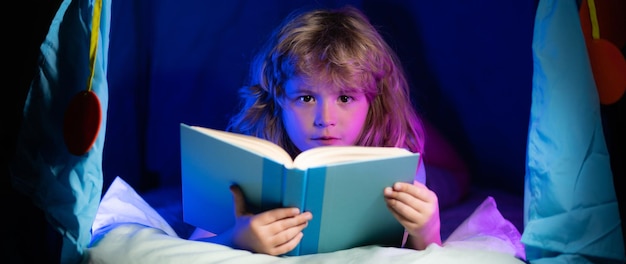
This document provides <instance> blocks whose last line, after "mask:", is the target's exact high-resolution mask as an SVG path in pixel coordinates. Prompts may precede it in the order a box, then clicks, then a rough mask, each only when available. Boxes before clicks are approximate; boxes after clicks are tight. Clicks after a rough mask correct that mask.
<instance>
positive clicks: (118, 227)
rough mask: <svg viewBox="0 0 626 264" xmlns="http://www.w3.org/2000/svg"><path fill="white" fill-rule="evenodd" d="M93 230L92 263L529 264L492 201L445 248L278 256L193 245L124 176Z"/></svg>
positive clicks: (367, 248) (112, 190) (89, 256)
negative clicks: (124, 179) (526, 262)
mask: <svg viewBox="0 0 626 264" xmlns="http://www.w3.org/2000/svg"><path fill="white" fill-rule="evenodd" d="M92 230H93V240H92V243H91V245H90V247H89V248H88V249H87V251H86V252H87V254H86V255H87V261H88V263H388V262H393V263H460V262H462V263H525V262H524V261H523V259H524V258H525V253H524V249H523V246H522V244H521V243H520V237H521V235H520V233H519V232H518V231H517V228H515V226H514V225H513V224H511V222H509V221H508V220H506V219H505V218H504V217H502V215H501V214H500V213H499V211H498V210H497V207H496V203H495V200H494V199H493V198H492V197H488V198H487V199H485V201H484V202H483V203H481V204H480V205H479V206H478V207H477V208H476V210H475V211H474V212H473V213H472V215H470V216H469V217H468V218H467V219H466V220H465V221H464V222H463V223H462V224H461V225H460V226H459V227H458V228H457V229H456V230H454V232H452V234H451V235H450V237H449V238H448V239H447V240H446V241H444V243H443V245H442V246H439V245H434V244H433V245H431V246H429V247H428V248H426V249H425V250H419V251H418V250H411V249H403V248H393V247H382V246H377V245H372V246H364V247H357V248H351V249H346V250H341V251H335V252H330V253H323V254H312V255H305V256H296V257H278V256H269V255H266V254H255V253H251V252H249V251H245V250H238V249H233V248H229V247H225V246H222V245H218V244H213V243H207V242H199V241H191V240H187V239H185V236H180V235H179V234H178V233H176V231H175V230H174V229H173V228H172V227H171V226H170V225H169V223H167V221H166V220H165V219H164V218H163V217H162V216H161V215H160V214H159V213H158V212H157V211H156V210H155V209H154V208H153V207H152V206H150V205H149V204H148V203H147V202H146V201H145V200H144V199H143V198H142V197H141V196H140V195H138V194H137V193H136V192H135V190H134V189H133V188H132V187H131V186H129V185H128V184H127V183H126V182H124V181H123V180H122V179H121V178H119V177H118V178H116V179H115V180H114V181H113V183H112V184H111V186H110V187H109V189H108V190H107V192H106V193H105V195H104V196H103V198H102V200H101V203H100V206H99V208H98V213H97V215H96V220H95V221H94V224H93V227H92Z"/></svg>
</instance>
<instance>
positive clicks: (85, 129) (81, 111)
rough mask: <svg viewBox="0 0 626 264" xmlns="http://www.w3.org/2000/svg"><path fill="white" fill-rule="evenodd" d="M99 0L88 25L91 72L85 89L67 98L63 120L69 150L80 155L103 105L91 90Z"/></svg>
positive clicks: (95, 128)
mask: <svg viewBox="0 0 626 264" xmlns="http://www.w3.org/2000/svg"><path fill="white" fill-rule="evenodd" d="M101 2H102V1H101V0H96V3H95V5H94V8H93V20H92V25H91V42H90V45H89V62H90V68H91V74H90V76H89V79H88V80H87V90H85V91H80V92H79V93H78V94H77V95H75V96H74V97H73V98H72V100H71V101H70V103H69V105H68V107H67V109H66V110H65V116H64V120H63V139H64V141H65V145H66V146H67V149H68V151H69V152H70V153H72V154H74V155H76V156H81V155H84V154H85V153H87V152H88V151H89V150H90V149H91V147H92V146H93V144H94V143H95V142H96V138H97V137H98V132H99V131H100V124H101V123H102V108H101V106H100V100H99V99H98V95H96V93H95V92H93V90H92V83H93V76H94V72H95V71H94V65H95V61H96V48H97V46H98V32H99V29H100V11H101V10H100V9H101Z"/></svg>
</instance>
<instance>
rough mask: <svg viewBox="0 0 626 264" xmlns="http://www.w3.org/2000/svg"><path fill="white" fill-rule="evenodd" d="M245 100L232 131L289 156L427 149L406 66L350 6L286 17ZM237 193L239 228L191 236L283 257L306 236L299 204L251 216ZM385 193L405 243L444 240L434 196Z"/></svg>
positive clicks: (419, 189) (403, 187)
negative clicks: (336, 149)
mask: <svg viewBox="0 0 626 264" xmlns="http://www.w3.org/2000/svg"><path fill="white" fill-rule="evenodd" d="M240 95H241V97H242V100H243V105H242V108H241V110H240V112H239V113H238V114H236V115H235V116H233V117H232V119H231V120H230V123H229V126H228V130H230V131H234V132H239V133H243V134H248V135H254V136H257V137H260V138H265V139H268V140H270V141H273V142H274V143H277V144H279V145H280V146H282V147H283V148H285V149H286V150H287V151H288V152H289V153H290V154H291V155H292V156H293V157H295V156H296V155H297V154H298V153H300V152H302V151H305V150H307V149H311V148H314V147H318V146H324V145H364V146H396V147H403V148H406V149H408V150H410V151H413V152H422V151H423V146H424V135H423V134H424V133H423V128H422V125H421V122H420V120H419V119H418V117H417V115H416V113H415V111H414V109H413V107H412V104H411V101H410V99H409V98H410V97H409V87H408V84H407V81H406V79H405V76H404V72H403V69H402V68H401V66H400V62H399V60H398V58H397V57H396V54H395V53H394V51H393V50H392V49H391V48H390V47H389V46H388V45H387V43H386V42H385V41H384V40H383V38H382V37H381V36H380V34H379V33H378V32H377V31H376V29H375V28H374V27H373V26H372V25H371V24H370V23H369V21H368V19H367V18H366V17H365V15H364V14H362V13H361V12H360V11H359V10H357V9H355V8H353V7H349V6H348V7H344V8H341V9H337V10H314V11H310V12H305V13H294V14H292V15H291V16H289V17H288V18H287V19H286V20H285V21H284V22H283V24H282V25H281V26H280V27H279V28H277V29H276V30H275V31H274V32H273V34H272V35H271V36H270V38H269V40H268V42H267V43H266V44H265V45H264V46H263V47H262V49H261V50H260V52H259V53H258V54H257V56H256V57H255V58H254V60H253V61H252V65H251V71H250V80H249V85H248V86H245V87H243V88H242V89H241V90H240ZM423 167H424V166H420V168H423ZM419 173H425V172H424V171H423V170H420V171H419V172H418V174H419ZM231 191H232V192H233V197H234V201H235V214H236V215H237V223H236V224H235V226H234V227H233V228H232V229H230V231H228V232H226V233H224V234H219V235H217V236H213V237H210V235H209V233H208V232H206V231H204V230H202V229H197V230H196V231H195V232H194V234H192V236H191V237H190V239H196V240H203V241H210V242H215V243H220V244H224V245H228V246H231V247H235V248H240V249H246V250H250V251H253V252H259V253H266V254H270V255H281V254H284V253H287V252H289V251H290V250H291V249H293V248H294V247H295V246H296V245H297V244H298V243H299V242H300V239H301V238H302V232H301V231H302V230H303V229H304V228H306V226H307V222H308V220H310V219H311V218H312V217H315V216H313V215H311V213H310V212H300V211H299V210H298V209H297V208H279V209H273V210H269V211H266V212H262V213H259V214H256V215H252V214H250V213H248V212H247V211H246V208H245V200H244V196H243V193H242V192H241V190H240V189H239V188H238V187H236V186H233V187H232V188H231ZM381 191H383V192H384V197H385V200H386V203H387V206H388V208H389V210H390V211H391V213H392V214H393V215H394V217H395V218H396V219H397V220H398V221H399V222H400V223H401V224H402V225H403V226H404V227H405V229H406V231H407V233H408V240H407V242H406V245H405V246H406V247H410V248H414V249H424V248H426V247H427V246H428V245H429V244H431V243H436V244H439V245H440V244H441V236H440V221H439V207H438V202H437V196H436V195H435V193H434V192H432V191H431V190H429V189H428V188H427V187H426V186H425V185H423V184H420V183H418V182H417V181H415V183H414V184H407V183H396V184H394V185H393V186H392V187H387V188H385V189H384V190H381Z"/></svg>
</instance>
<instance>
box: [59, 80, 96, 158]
mask: <svg viewBox="0 0 626 264" xmlns="http://www.w3.org/2000/svg"><path fill="white" fill-rule="evenodd" d="M101 123H102V108H101V107H100V100H99V99H98V96H97V95H96V93H94V92H92V91H81V92H80V93H78V94H77V95H75V96H74V97H73V98H72V100H71V101H70V104H69V105H68V107H67V109H66V111H65V116H64V120H63V139H64V140H65V145H66V146H67V149H68V150H69V152H70V153H72V154H74V155H76V156H81V155H84V154H85V153H87V152H88V151H89V149H91V147H92V146H93V144H94V143H95V142H96V138H97V137H98V132H99V131H100V124H101Z"/></svg>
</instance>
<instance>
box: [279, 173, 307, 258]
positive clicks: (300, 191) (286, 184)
mask: <svg viewBox="0 0 626 264" xmlns="http://www.w3.org/2000/svg"><path fill="white" fill-rule="evenodd" d="M306 178H307V173H306V171H304V170H300V169H297V168H291V169H289V168H286V169H285V173H284V179H283V186H282V188H283V207H297V208H299V209H300V212H303V211H304V197H305V186H306ZM285 255H286V256H299V255H300V244H298V246H296V247H295V248H294V249H293V250H291V251H290V252H288V253H287V254H285Z"/></svg>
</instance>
